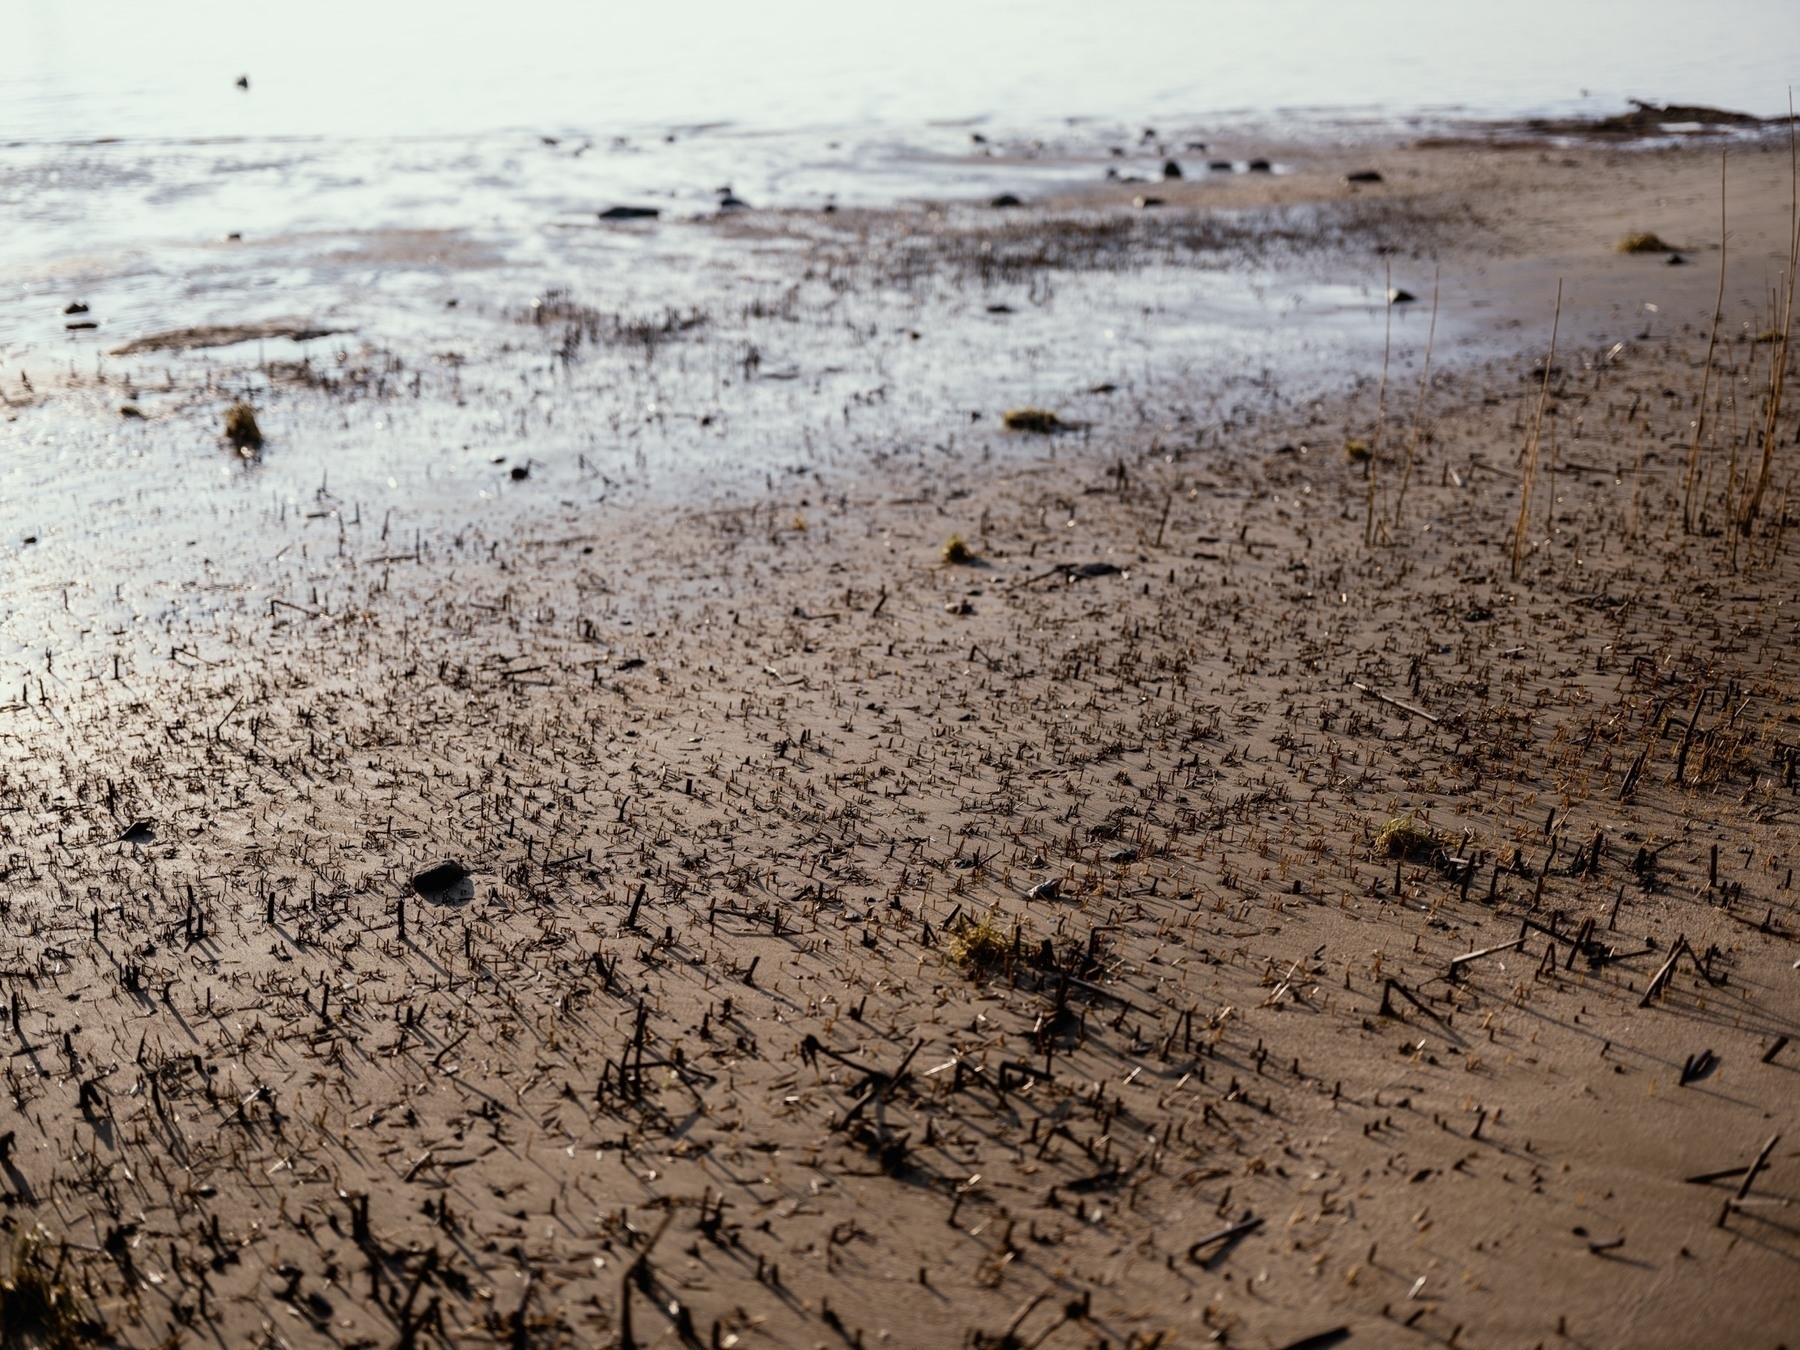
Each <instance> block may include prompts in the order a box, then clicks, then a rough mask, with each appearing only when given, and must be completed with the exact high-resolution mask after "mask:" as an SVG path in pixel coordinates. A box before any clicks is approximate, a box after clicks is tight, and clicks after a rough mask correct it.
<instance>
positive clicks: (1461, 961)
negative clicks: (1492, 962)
mask: <svg viewBox="0 0 1800 1350" xmlns="http://www.w3.org/2000/svg"><path fill="white" fill-rule="evenodd" d="M1524 945H1525V935H1524V934H1523V933H1521V934H1520V935H1519V936H1518V937H1516V938H1514V939H1513V940H1512V941H1511V942H1498V943H1495V944H1494V945H1493V946H1492V947H1483V948H1482V949H1481V950H1480V951H1478V952H1464V953H1463V954H1462V955H1461V956H1453V957H1451V958H1450V973H1451V974H1452V975H1455V974H1456V973H1457V970H1458V968H1459V967H1461V966H1464V965H1467V964H1468V963H1469V962H1470V961H1479V960H1480V959H1481V958H1482V957H1484V956H1492V955H1493V954H1494V953H1495V952H1509V951H1511V950H1512V949H1513V948H1514V947H1523V946H1524Z"/></svg>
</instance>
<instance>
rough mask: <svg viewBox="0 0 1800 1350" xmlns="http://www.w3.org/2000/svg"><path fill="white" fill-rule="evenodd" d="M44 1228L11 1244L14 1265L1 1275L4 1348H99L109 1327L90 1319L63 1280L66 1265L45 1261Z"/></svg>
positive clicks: (1, 1342) (0, 1338) (0, 1335)
mask: <svg viewBox="0 0 1800 1350" xmlns="http://www.w3.org/2000/svg"><path fill="white" fill-rule="evenodd" d="M45 1245H46V1244H45V1242H44V1238H43V1233H42V1230H38V1231H37V1232H33V1233H27V1234H25V1235H24V1236H22V1237H20V1238H19V1239H18V1241H17V1242H16V1243H15V1244H14V1246H13V1251H12V1261H11V1263H10V1266H9V1268H8V1269H7V1270H6V1271H5V1274H4V1277H0V1345H9V1346H11V1345H35V1346H41V1347H43V1350H78V1347H81V1346H90V1345H98V1344H100V1343H101V1342H102V1341H103V1340H105V1339H107V1337H106V1328H105V1327H104V1326H102V1325H101V1323H100V1322H99V1321H98V1320H96V1319H95V1318H93V1317H92V1316H90V1315H89V1314H88V1313H87V1312H86V1311H85V1310H84V1309H83V1308H82V1307H81V1304H80V1301H79V1300H78V1299H77V1298H76V1296H75V1292H74V1291H73V1290H72V1289H70V1288H69V1286H68V1284H67V1283H66V1282H65V1281H64V1279H63V1274H62V1261H61V1260H60V1259H58V1260H57V1261H56V1262H55V1264H54V1265H53V1264H52V1263H51V1262H50V1261H49V1260H48V1259H47V1257H46V1255H45V1251H44V1247H45Z"/></svg>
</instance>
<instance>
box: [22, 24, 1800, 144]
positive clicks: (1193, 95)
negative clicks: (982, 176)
mask: <svg viewBox="0 0 1800 1350" xmlns="http://www.w3.org/2000/svg"><path fill="white" fill-rule="evenodd" d="M8 8H9V9H10V10H11V13H10V14H9V15H8V19H7V24H6V28H7V34H8V46H9V49H10V56H9V59H8V60H9V67H10V69H9V71H8V75H7V78H6V79H5V81H4V83H0V126H3V127H5V128H6V130H5V131H4V132H0V139H4V140H15V139H24V140H72V139H88V138H92V137H96V136H126V137H131V138H135V139H146V138H148V139H165V138H178V139H185V138H194V137H218V136H233V137H257V138H262V137H270V136H324V137H331V138H344V137H363V136H413V135H436V134H444V133H452V134H480V133H487V132H493V131H499V130H506V129H515V130H530V131H534V132H547V133H552V134H563V135H571V136H579V135H586V136H590V137H595V138H604V137H606V136H609V135H612V134H615V133H618V132H631V133H642V132H644V131H646V130H647V129H650V128H656V129H658V130H662V129H666V128H668V127H670V126H681V125H694V124H700V123H709V122H717V123H726V124H730V125H732V126H735V127H738V128H742V129H750V130H760V131H769V130H782V129H794V128H800V127H813V128H820V127H825V128H839V129H843V128H853V127H864V126H869V125H873V124H885V125H888V126H895V127H904V126H911V125H917V124H921V123H925V122H927V121H931V120H940V121H942V120H956V119H983V120H984V121H986V122H987V123H989V124H993V125H998V126H1000V127H1001V128H1003V129H1004V128H1006V127H1014V128H1017V127H1032V128H1034V129H1039V130H1041V129H1042V128H1043V127H1046V126H1050V125H1054V124H1055V123H1057V122H1059V121H1060V120H1062V119H1064V118H1068V117H1098V118H1105V119H1123V120H1126V121H1136V120H1139V119H1143V118H1152V119H1157V118H1160V119H1169V118H1189V117H1204V116H1207V115H1212V114H1218V113H1222V112H1227V111H1237V112H1250V113H1255V114H1258V115H1260V116H1264V117H1267V116H1268V115H1269V114H1271V113H1276V112H1280V111H1282V110H1290V109H1312V110H1338V111H1343V110H1362V111H1368V110H1378V111H1380V112H1382V113H1384V114H1386V115H1389V116H1404V115H1406V114H1409V113H1412V112H1415V111H1418V110H1421V109H1436V110H1444V109H1457V110H1461V111H1462V112H1463V113H1464V114H1466V115H1470V116H1478V117H1499V116H1513V115H1519V114H1526V113H1537V112H1557V113H1569V112H1576V111H1581V110H1584V109H1585V110H1587V111H1590V112H1592V111H1612V110H1614V109H1616V108H1618V107H1620V106H1622V105H1623V103H1624V101H1625V100H1626V99H1627V98H1631V97H1637V98H1645V99H1651V100H1654V101H1658V102H1667V101H1681V102H1689V103H1694V102H1700V103H1714V104H1719V105H1722V106H1732V107H1737V106H1743V107H1745V109H1746V110H1747V111H1751V112H1756V113H1761V114H1773V113H1776V112H1779V111H1781V110H1782V109H1783V107H1784V106H1785V104H1786V99H1787V90H1788V87H1789V86H1790V85H1791V84H1792V83H1793V82H1794V80H1795V78H1796V76H1800V7H1796V6H1794V5H1792V4H1788V3H1785V0H1717V2H1716V3H1712V4H1709V5H1707V6H1705V8H1704V10H1697V9H1696V8H1695V7H1694V6H1692V5H1691V4H1684V3H1677V0H1636V3H1634V4H1632V5H1630V6H1629V7H1625V8H1621V7H1620V6H1618V5H1616V4H1611V3H1603V2H1602V0H1562V2H1560V3H1558V2H1557V0H1513V3H1509V4H1505V5H1445V4H1442V3H1437V2H1436V0H1359V3H1356V4H1342V3H1334V2H1333V0H1265V3H1262V4H1257V5H1243V4H1229V3H1224V2H1223V0H1117V2H1116V3H1113V4H1109V5H1105V6H1097V5H1094V4H1092V3H1090V2H1089V0H974V2H971V0H912V2H911V3H908V4H905V5H897V4H866V5H854V6H848V5H834V4H828V3H825V2H824V0H763V2H762V3H759V4H756V5H741V4H733V3H729V0H668V2H667V3H662V4H657V5H636V4H623V3H616V2H614V3H596V2H595V0H537V3H533V4H527V5H516V6H512V7H509V8H507V9H505V10H504V11H500V10H496V9H495V7H493V6H492V5H488V4H476V3H472V2H471V0H444V2H441V3H436V4H432V5H429V6H425V5H418V4H401V3H391V4H380V5H369V4H361V3H351V2H350V0H318V2H317V3H314V4H310V5H307V6H305V7H304V8H303V9H301V10H293V9H281V8H265V9H257V8H254V7H253V8H250V9H246V8H245V7H244V6H241V5H236V4H230V3H225V2H224V0H171V3H167V4H163V5H159V6H157V7H156V9H155V11H154V13H153V14H151V13H147V12H146V11H145V10H144V9H143V7H142V6H139V5H135V4H128V3H125V0H58V3H56V4H31V5H15V6H10V7H8ZM240 74H244V75H248V76H250V78H251V90H250V93H249V94H248V95H247V96H246V95H243V94H240V93H239V91H238V90H237V89H235V88H234V87H233V85H232V81H234V80H235V79H236V78H237V77H238V76H239V75H240Z"/></svg>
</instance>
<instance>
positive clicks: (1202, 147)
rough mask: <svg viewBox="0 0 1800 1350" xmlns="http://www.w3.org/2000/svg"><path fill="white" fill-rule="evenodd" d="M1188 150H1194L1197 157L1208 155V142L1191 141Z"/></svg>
mask: <svg viewBox="0 0 1800 1350" xmlns="http://www.w3.org/2000/svg"><path fill="white" fill-rule="evenodd" d="M1187 148H1188V149H1189V150H1192V151H1193V152H1194V153H1195V154H1197V155H1204V154H1205V153H1206V142H1205V141H1189V142H1188V143H1187Z"/></svg>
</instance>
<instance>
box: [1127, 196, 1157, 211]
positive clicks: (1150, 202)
mask: <svg viewBox="0 0 1800 1350" xmlns="http://www.w3.org/2000/svg"><path fill="white" fill-rule="evenodd" d="M1131 204H1132V205H1133V206H1135V207H1137V209H1138V210H1140V211H1148V210H1149V209H1150V208H1151V207H1154V206H1161V205H1162V204H1163V199H1162V198H1161V197H1138V198H1136V199H1135V200H1134V201H1133V202H1132V203H1131Z"/></svg>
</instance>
